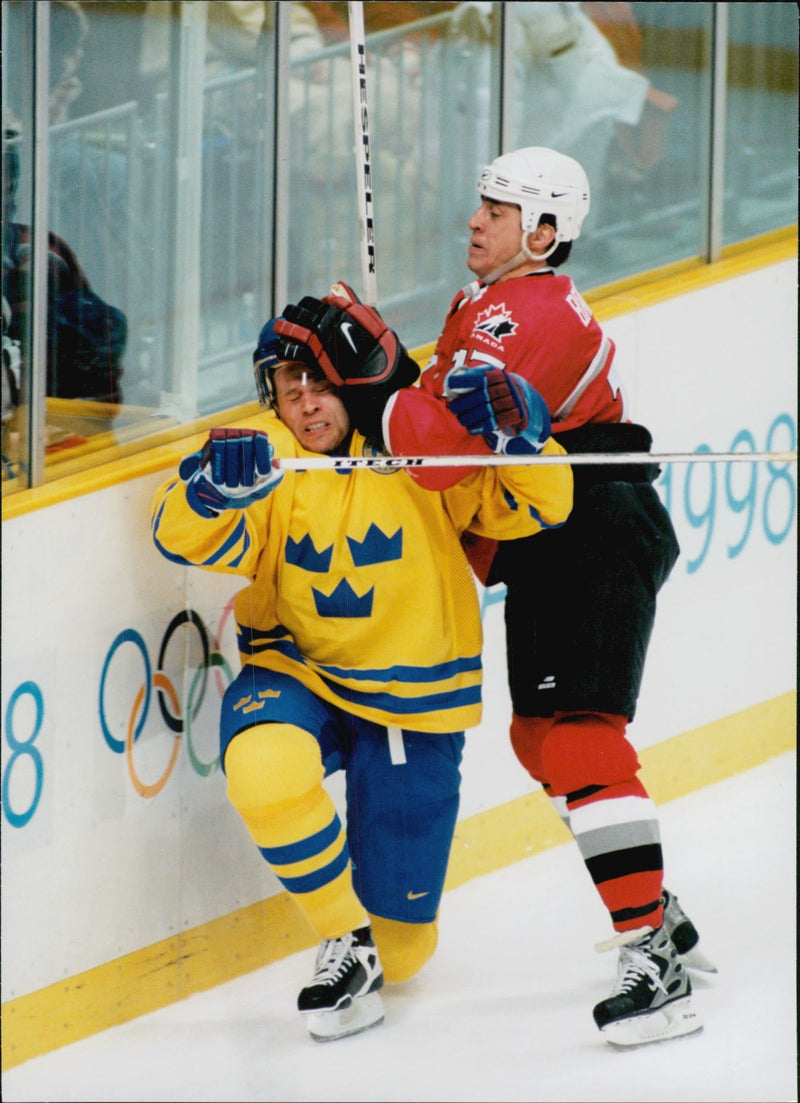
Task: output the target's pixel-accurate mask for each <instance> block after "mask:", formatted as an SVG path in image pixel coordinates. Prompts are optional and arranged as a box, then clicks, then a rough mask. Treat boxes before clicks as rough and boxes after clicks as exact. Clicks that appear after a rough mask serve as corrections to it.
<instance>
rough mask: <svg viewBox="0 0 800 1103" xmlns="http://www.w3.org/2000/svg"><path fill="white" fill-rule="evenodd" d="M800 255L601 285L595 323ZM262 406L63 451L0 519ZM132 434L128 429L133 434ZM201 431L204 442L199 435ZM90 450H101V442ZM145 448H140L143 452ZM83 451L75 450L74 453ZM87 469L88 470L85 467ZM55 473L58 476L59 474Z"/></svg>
mask: <svg viewBox="0 0 800 1103" xmlns="http://www.w3.org/2000/svg"><path fill="white" fill-rule="evenodd" d="M796 256H797V226H796V225H794V226H788V227H786V228H784V229H781V230H775V231H773V232H772V233H768V234H763V235H762V236H760V237H757V238H753V239H751V240H749V241H745V242H741V243H739V244H737V245H732V246H729V247H727V248H726V249H724V250H723V254H722V259H721V260H719V261H715V262H714V263H712V264H708V263H707V262H706V261H704V260H702V259H700V258H692V259H689V260H685V261H678V262H676V263H675V264H671V265H667V266H666V267H663V268H656V269H653V270H652V271H649V272H643V273H639V274H638V275H636V276H631V277H630V278H628V279H625V280H621V281H619V282H617V283H613V284H608V285H606V286H604V287H600V288H596V289H595V290H594V291H591V292H589V293H587V295H586V299H587V301H588V302H589V303H590V304H591V306H592V309H593V310H594V313H595V315H596V317H597V319H598V321H601V322H604V321H608V320H609V319H610V318H614V317H617V316H618V315H621V314H629V313H632V312H633V311H636V310H642V309H644V308H645V307H648V306H654V305H655V304H656V303H659V302H665V301H667V300H668V299H673V298H676V297H677V296H679V295H686V294H688V293H689V292H692V291H699V290H701V289H702V288H704V287H709V286H711V285H713V284H716V283H719V282H720V281H722V280H728V279H733V278H735V277H737V276H743V275H746V274H747V273H748V272H752V271H757V270H758V269H760V268H766V267H768V266H770V265H773V264H779V263H780V262H782V261H785V260H791V258H792V257H796ZM434 347H435V344H434V343H430V344H427V345H422V346H420V347H419V348H417V349H415V350H414V352H413V356H414V359H415V360H417V362H418V363H419V364H420V365H421V366H424V365H425V364H427V362H428V360H429V359H430V356H431V354H432V353H433V350H434ZM258 409H259V406H258V404H257V403H251V404H248V405H246V406H242V407H239V408H238V409H236V410H226V411H225V412H224V413H221V414H215V415H213V416H211V417H206V418H203V419H201V420H199V421H194V422H192V423H191V424H188V425H179V426H172V427H169V428H166V429H162V430H161V431H160V432H158V433H155V434H153V435H152V436H149V437H148V438H147V443H146V445H143V442H142V439H141V437H139V438H138V439H135V440H124V441H123V442H122V443H117V444H115V445H111V444H108V447H107V451H106V450H104V449H100V451H101V452H102V456H103V462H102V463H100V464H98V465H97V466H96V467H93V468H89V469H86V466H85V465H86V455H85V454H80V455H76V456H74V458H73V457H70V454H69V453H65V454H64V455H63V456H61V457H59V459H58V464H57V467H56V468H55V471H57V477H56V478H54V479H53V481H51V482H48V483H46V484H45V485H44V486H40V487H36V488H34V489H33V490H19V491H13V490H12V491H11V492H10V493H9V492H8V491H9V487H8V486H7V485H6V486H5V487H4V494H3V504H2V518H3V520H4V521H6V520H9V519H11V518H12V517H19V516H21V515H22V514H25V513H30V512H32V511H33V510H36V509H44V508H46V507H47V506H51V505H54V504H55V503H56V502H61V501H67V500H70V499H72V498H77V497H79V496H81V495H83V494H90V493H92V492H94V491H96V490H102V489H104V488H105V487H108V486H114V485H116V484H117V483H122V482H127V481H128V480H130V479H135V478H139V477H140V476H142V475H149V474H151V473H152V472H154V471H163V470H166V469H167V468H174V467H175V466H177V464H178V461H179V460H180V459H181V457H182V456H185V455H187V454H188V453H189V452H191V451H193V450H194V449H195V448H198V447H200V446H201V445H202V443H203V441H204V440H205V435H206V433H207V432H208V430H209V429H210V428H214V427H215V426H220V425H222V426H225V425H230V424H232V423H233V422H235V421H238V422H241V420H242V418H244V417H247V416H249V415H250V414H252V413H253V412H254V411H256V410H258ZM132 432H134V428H132V427H129V429H128V433H132ZM199 434H201V439H200V440H199V441H197V442H196V441H195V437H196V436H197V435H199ZM112 435H113V434H110V433H109V434H103V438H104V439H103V442H102V443H103V444H106V443H107V442H108V441H110V439H111V437H112ZM85 447H86V448H91V449H94V448H97V447H98V444H97V442H95V443H94V444H93V445H87V446H85ZM143 448H144V449H145V450H142V449H143ZM78 451H79V450H78V449H76V452H78ZM82 468H83V469H82ZM55 471H54V472H53V473H54V474H55Z"/></svg>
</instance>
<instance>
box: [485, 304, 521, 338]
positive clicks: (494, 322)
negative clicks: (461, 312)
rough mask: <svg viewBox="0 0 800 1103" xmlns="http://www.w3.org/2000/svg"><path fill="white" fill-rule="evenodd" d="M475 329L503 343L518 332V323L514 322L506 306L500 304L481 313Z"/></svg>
mask: <svg viewBox="0 0 800 1103" xmlns="http://www.w3.org/2000/svg"><path fill="white" fill-rule="evenodd" d="M475 329H476V330H477V331H478V332H480V333H485V334H487V336H489V337H494V339H495V340H496V341H502V340H503V338H504V337H509V336H510V335H511V334H512V333H516V332H517V323H516V322H514V321H512V319H511V312H510V311H509V310H508V308H507V307H506V304H505V303H500V304H499V305H498V306H489V307H487V308H486V310H482V311H481V312H480V314H479V315H478V317H477V318H476V319H475Z"/></svg>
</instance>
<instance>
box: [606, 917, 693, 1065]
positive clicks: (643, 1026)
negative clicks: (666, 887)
mask: <svg viewBox="0 0 800 1103" xmlns="http://www.w3.org/2000/svg"><path fill="white" fill-rule="evenodd" d="M627 936H629V939H630V940H629V941H624V939H625V938H626V937H627ZM610 941H611V942H614V941H616V943H617V945H618V946H619V963H618V974H619V975H618V977H617V983H616V985H615V987H614V991H613V992H612V994H611V995H610V996H609V997H608V999H605V1000H601V1002H600V1003H598V1004H597V1006H596V1007H595V1009H594V1021H595V1023H596V1024H597V1026H598V1028H599V1029H600V1032H601V1033H602V1035H603V1038H604V1040H605V1041H607V1042H610V1043H611V1044H612V1045H616V1046H638V1045H644V1044H645V1043H647V1042H661V1041H665V1040H666V1039H667V1038H678V1037H680V1036H681V1035H683V1034H691V1033H693V1032H694V1031H695V1030H700V1029H702V1023H701V1022H700V1020H699V1019H698V1018H697V1015H696V1014H695V1012H694V1008H693V1007H692V999H691V996H692V985H691V981H690V980H689V974H688V973H687V971H686V967H685V965H684V963H683V962H682V961H681V959H680V956H679V954H678V951H677V950H676V949H675V946H674V945H673V944H672V941H671V939H670V937H669V935H668V934H667V931H666V929H665V928H664V927H663V926H662V927H659V928H658V930H657V931H654V930H653V929H652V928H651V927H645V928H640V929H639V930H637V931H630V932H626V933H625V935H623V936H622V937H620V936H618V937H617V939H616V940H610Z"/></svg>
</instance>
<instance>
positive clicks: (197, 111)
mask: <svg viewBox="0 0 800 1103" xmlns="http://www.w3.org/2000/svg"><path fill="white" fill-rule="evenodd" d="M207 8H208V3H207V0H194V2H193V3H187V2H186V0H184V2H183V3H181V5H180V36H179V43H180V45H179V56H178V59H177V63H178V101H177V104H176V110H177V119H178V134H177V139H178V140H177V150H176V155H175V191H174V203H175V206H174V208H173V209H174V218H175V239H174V240H175V253H174V258H173V269H172V281H171V282H172V287H171V291H172V342H171V350H172V352H171V359H172V369H171V379H170V390H171V393H168V394H164V395H163V397H162V404H163V406H164V408H165V412H167V411H168V409H169V408H170V407H174V411H173V412H174V413H175V414H177V416H179V417H180V418H181V420H182V421H191V420H192V419H193V418H195V417H197V383H198V381H197V371H198V363H199V360H200V336H199V331H200V231H201V198H202V179H203V81H204V76H205V55H206V18H207Z"/></svg>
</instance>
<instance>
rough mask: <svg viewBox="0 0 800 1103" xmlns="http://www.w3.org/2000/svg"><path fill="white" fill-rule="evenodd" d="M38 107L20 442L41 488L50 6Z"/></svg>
mask: <svg viewBox="0 0 800 1103" xmlns="http://www.w3.org/2000/svg"><path fill="white" fill-rule="evenodd" d="M34 52H35V56H34V103H33V181H32V183H33V189H32V190H33V196H32V214H33V216H32V219H31V224H32V227H33V246H32V265H31V267H32V271H31V305H32V310H31V333H30V340H31V358H30V370H29V371H28V373H27V376H26V378H25V379H24V381H23V402H24V401H25V398H24V396H25V395H26V394H27V399H28V410H27V414H28V416H27V418H26V419H25V421H24V422H23V426H24V429H23V432H24V434H25V436H26V437H27V439H26V440H25V441H23V442H21V447H22V452H23V455H25V454H26V455H27V460H28V464H29V468H28V485H29V486H31V487H34V486H41V485H42V483H43V482H44V479H45V448H46V446H47V370H48V364H47V254H48V239H47V235H48V230H49V202H48V193H49V188H50V180H49V174H50V2H49V0H42V2H41V3H38V4H36V19H35V23H34Z"/></svg>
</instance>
